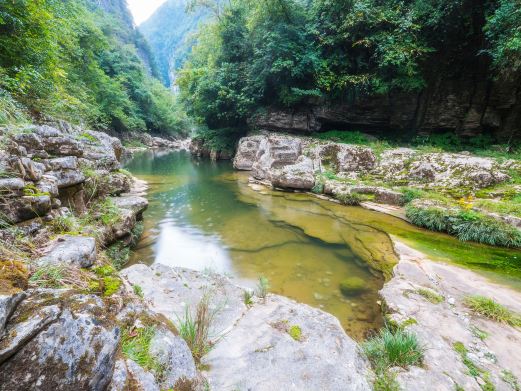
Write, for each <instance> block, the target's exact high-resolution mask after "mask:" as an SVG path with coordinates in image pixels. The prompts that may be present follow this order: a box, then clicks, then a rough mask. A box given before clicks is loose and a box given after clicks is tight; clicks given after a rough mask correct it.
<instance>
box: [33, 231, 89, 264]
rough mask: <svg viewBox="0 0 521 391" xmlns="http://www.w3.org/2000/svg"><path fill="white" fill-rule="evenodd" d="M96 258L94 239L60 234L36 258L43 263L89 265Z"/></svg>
mask: <svg viewBox="0 0 521 391" xmlns="http://www.w3.org/2000/svg"><path fill="white" fill-rule="evenodd" d="M95 260H96V240H95V239H94V238H89V237H84V236H71V235H62V236H60V237H58V238H57V239H56V240H54V241H53V242H51V243H50V244H49V245H48V247H47V249H46V250H45V252H44V256H43V257H41V258H40V259H39V260H38V263H39V264H41V265H44V264H52V265H55V264H68V265H73V266H77V267H90V266H92V264H93V263H94V261H95Z"/></svg>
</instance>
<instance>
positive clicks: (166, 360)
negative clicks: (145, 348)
mask: <svg viewBox="0 0 521 391" xmlns="http://www.w3.org/2000/svg"><path fill="white" fill-rule="evenodd" d="M150 354H151V355H152V356H153V357H155V358H156V359H157V360H158V362H159V363H160V365H161V366H162V367H163V368H164V369H165V378H164V379H163V382H162V385H161V386H162V389H166V388H170V387H172V386H173V385H174V384H176V382H177V381H178V380H180V379H182V378H184V379H187V380H192V381H194V382H195V381H196V380H197V371H196V368H195V362H194V359H193V357H192V352H191V351H190V349H189V348H188V345H187V344H186V342H185V341H184V339H182V338H181V337H178V336H175V335H174V334H172V332H171V331H169V330H166V329H157V330H156V333H155V335H154V337H153V338H152V340H151V341H150Z"/></svg>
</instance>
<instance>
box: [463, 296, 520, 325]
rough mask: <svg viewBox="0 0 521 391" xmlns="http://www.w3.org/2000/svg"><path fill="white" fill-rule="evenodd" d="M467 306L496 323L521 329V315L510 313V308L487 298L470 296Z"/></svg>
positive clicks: (466, 302)
mask: <svg viewBox="0 0 521 391" xmlns="http://www.w3.org/2000/svg"><path fill="white" fill-rule="evenodd" d="M465 304H466V305H467V306H468V307H469V308H470V309H471V310H472V311H474V312H475V313H477V314H480V315H483V316H484V317H486V318H489V319H492V320H495V321H496V322H501V323H506V324H509V325H511V326H516V327H521V315H519V314H516V313H514V312H512V311H510V310H509V309H508V308H506V307H504V306H502V305H501V304H499V303H497V302H495V301H494V300H493V299H491V298H488V297H485V296H479V295H476V296H468V297H466V298H465Z"/></svg>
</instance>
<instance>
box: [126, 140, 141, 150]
mask: <svg viewBox="0 0 521 391" xmlns="http://www.w3.org/2000/svg"><path fill="white" fill-rule="evenodd" d="M123 145H124V146H125V147H126V148H145V147H146V145H145V144H143V143H142V142H141V141H139V140H127V141H124V142H123Z"/></svg>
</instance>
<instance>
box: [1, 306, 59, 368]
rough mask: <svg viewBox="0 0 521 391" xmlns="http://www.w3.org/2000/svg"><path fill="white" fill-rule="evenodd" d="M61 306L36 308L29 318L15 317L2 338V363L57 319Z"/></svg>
mask: <svg viewBox="0 0 521 391" xmlns="http://www.w3.org/2000/svg"><path fill="white" fill-rule="evenodd" d="M60 312H61V310H60V307H59V306H57V305H50V306H46V307H43V308H41V309H35V311H34V312H32V313H31V314H30V316H29V318H28V319H27V320H25V321H24V320H20V321H19V319H17V318H16V314H15V318H14V319H13V322H11V323H10V324H9V325H8V327H7V328H6V330H5V334H4V335H3V337H2V338H1V339H0V364H2V363H3V362H5V361H6V360H7V359H8V358H9V357H11V356H12V355H13V354H15V353H16V352H17V351H18V350H20V349H21V348H22V346H23V345H24V344H25V343H26V342H28V341H29V340H31V339H32V338H33V337H34V336H35V335H36V334H38V333H39V332H40V331H41V330H42V329H43V328H44V327H46V326H47V325H48V324H49V323H51V322H53V321H55V320H56V319H57V318H58V316H59V315H60Z"/></svg>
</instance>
